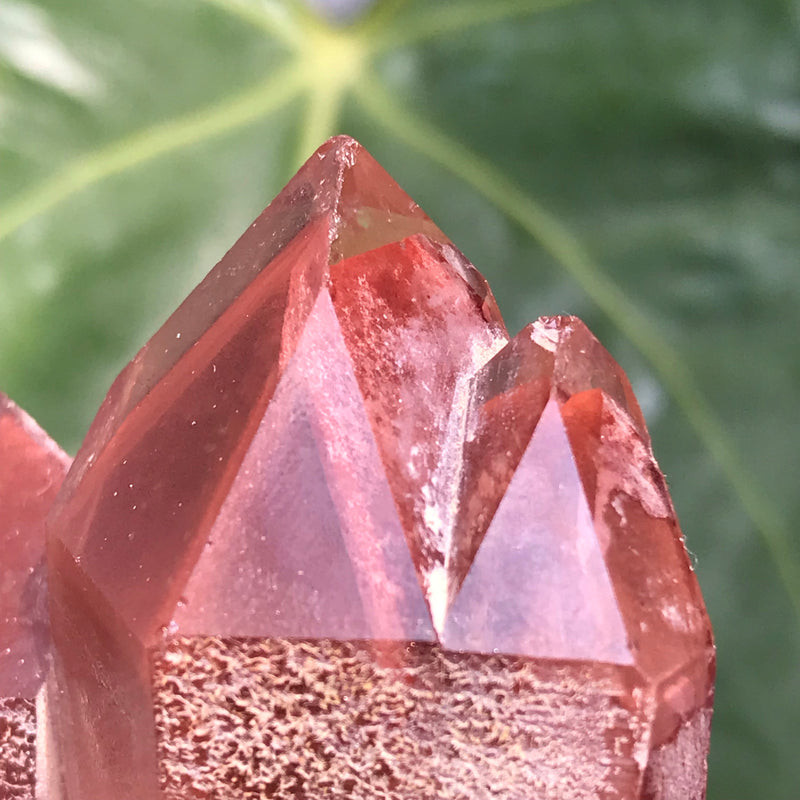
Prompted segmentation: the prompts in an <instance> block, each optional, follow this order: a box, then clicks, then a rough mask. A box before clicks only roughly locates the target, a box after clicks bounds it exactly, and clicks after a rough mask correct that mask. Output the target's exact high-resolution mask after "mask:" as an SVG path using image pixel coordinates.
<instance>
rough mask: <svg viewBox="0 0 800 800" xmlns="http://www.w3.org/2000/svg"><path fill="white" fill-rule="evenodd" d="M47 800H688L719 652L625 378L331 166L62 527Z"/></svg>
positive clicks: (88, 476) (696, 793)
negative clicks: (531, 319)
mask: <svg viewBox="0 0 800 800" xmlns="http://www.w3.org/2000/svg"><path fill="white" fill-rule="evenodd" d="M49 528H50V536H49V541H48V570H49V572H48V580H49V593H50V624H51V629H52V638H53V648H52V656H51V671H50V674H49V676H48V680H47V698H46V707H47V712H48V726H49V739H48V753H47V764H46V766H47V769H46V780H47V782H48V788H47V791H48V793H49V794H48V797H49V798H50V800H184V799H185V800H195V799H197V800H238V799H239V798H241V799H242V800H244V799H245V798H247V799H248V800H253V799H254V798H276V799H277V800H297V799H298V798H299V799H301V800H323V798H325V799H327V798H341V799H342V800H344V798H348V799H349V800H490V799H491V800H495V799H498V800H545V799H548V800H549V799H550V798H552V799H553V800H556V798H557V799H558V800H595V799H596V800H612V799H614V798H616V799H617V800H701V798H703V797H704V794H705V764H706V752H707V747H708V737H709V725H710V715H711V699H712V694H713V671H714V647H713V643H712V638H711V630H710V626H709V621H708V617H707V615H706V611H705V608H704V605H703V601H702V598H701V595H700V592H699V589H698V586H697V581H696V579H695V575H694V573H693V571H692V568H691V564H690V562H689V559H688V558H687V554H686V550H685V548H684V544H683V539H682V536H681V532H680V529H679V527H678V523H677V521H676V518H675V513H674V510H673V507H672V504H671V501H670V498H669V495H668V492H667V488H666V485H665V482H664V478H663V476H662V475H661V472H660V471H659V469H658V466H657V465H656V462H655V461H654V459H653V454H652V451H651V447H650V441H649V437H648V434H647V430H646V427H645V424H644V420H643V419H642V414H641V411H640V409H639V406H638V404H637V402H636V399H635V398H634V396H633V393H632V390H631V387H630V384H629V383H628V380H627V378H626V377H625V375H624V373H623V372H622V370H621V369H620V367H619V366H618V365H617V364H616V363H615V362H614V360H613V359H612V358H611V356H610V355H609V354H608V352H607V351H606V350H604V349H603V347H602V346H601V345H600V344H599V343H598V342H597V340H596V339H595V338H594V337H593V336H592V334H591V333H590V332H589V331H588V330H587V329H586V327H585V326H584V325H583V324H582V323H581V322H580V321H579V320H577V319H575V318H572V317H548V318H542V319H540V320H538V321H537V322H535V323H533V324H532V325H529V326H528V327H526V328H524V329H523V330H522V331H521V332H520V333H518V334H517V335H516V336H513V337H511V336H509V334H508V332H507V330H506V328H505V326H504V324H503V321H502V318H501V316H500V313H499V311H498V309H497V306H496V304H495V300H494V298H493V296H492V293H491V291H490V290H489V287H488V286H487V284H486V282H485V281H484V279H483V278H482V277H481V276H480V274H479V273H478V272H477V271H476V270H475V269H474V267H473V266H472V265H471V264H470V263H469V262H468V261H467V260H466V259H465V258H464V256H463V255H462V254H461V253H460V252H459V251H458V250H457V249H456V248H455V247H454V246H453V244H452V243H451V242H450V241H449V240H448V238H447V237H446V236H445V235H444V234H443V233H442V231H441V230H439V228H437V227H436V225H434V224H433V223H432V222H431V220H430V219H429V218H428V217H427V216H426V215H425V214H424V213H423V212H422V211H421V210H420V208H419V207H418V206H417V205H416V204H414V203H413V202H412V201H411V200H410V199H409V197H408V196H407V195H405V194H404V193H403V191H402V190H401V189H400V188H399V187H398V186H397V185H396V184H395V183H394V182H393V181H392V179H391V178H390V177H389V176H388V175H387V174H386V173H385V172H384V171H383V169H382V168H381V167H380V166H379V165H378V164H377V163H376V162H375V161H374V160H373V159H372V157H371V156H370V155H369V154H368V153H366V152H365V151H364V149H363V148H362V147H361V146H360V145H359V144H357V143H356V142H354V141H353V140H351V139H348V138H346V137H338V138H335V139H332V140H330V141H329V142H327V143H326V144H324V145H323V146H322V147H321V148H320V149H319V150H318V151H317V153H315V154H314V156H312V158H311V159H310V160H309V161H308V162H307V163H306V164H305V166H304V167H303V168H302V169H301V170H300V172H299V173H298V174H297V175H296V176H295V177H294V178H293V179H292V180H291V182H290V183H289V184H288V186H287V187H286V188H285V189H284V190H283V191H282V192H281V194H280V195H279V196H278V197H277V199H276V200H275V201H274V202H273V203H272V204H271V205H270V206H269V207H268V208H267V209H266V211H264V213H263V214H262V215H261V216H260V217H259V218H258V219H257V220H256V221H255V222H254V223H253V225H252V226H251V227H250V228H249V229H248V230H247V231H246V232H245V233H244V235H243V236H242V237H241V238H240V239H239V241H238V242H237V243H236V244H235V245H234V246H233V248H232V249H231V250H230V251H229V252H228V253H227V255H225V257H224V258H223V259H222V261H221V262H220V263H219V264H218V265H217V266H216V267H215V268H214V269H213V270H212V271H211V273H210V274H209V275H208V277H207V278H206V279H205V280H204V281H203V282H202V283H201V284H200V285H199V286H198V288H197V289H196V290H195V291H194V292H193V293H192V294H191V295H190V296H189V297H188V298H187V300H186V301H185V302H184V303H183V304H182V305H181V306H180V308H179V309H178V310H177V311H176V312H175V313H174V314H173V316H172V317H171V318H170V319H169V320H168V321H167V322H166V324H165V325H164V326H163V327H162V328H161V329H160V330H159V331H158V332H157V333H156V334H155V335H154V336H153V338H152V339H151V340H150V341H149V342H148V343H147V344H146V345H145V347H144V348H143V349H142V350H141V351H140V352H139V354H138V355H137V356H136V357H135V358H134V360H133V361H132V362H131V363H130V364H129V365H128V367H126V368H125V370H124V371H123V372H122V373H121V374H120V376H119V377H118V378H117V380H116V382H115V383H114V384H113V386H112V387H111V390H110V392H109V394H108V396H107V398H106V400H105V402H104V404H103V406H102V407H101V409H100V412H99V413H98V416H97V418H96V419H95V421H94V423H93V425H92V427H91V429H90V431H89V433H88V435H87V438H86V440H85V442H84V444H83V446H82V448H81V450H80V452H79V454H78V456H77V458H76V460H75V463H74V464H73V466H72V468H71V470H70V472H69V474H68V476H67V479H66V481H65V483H64V487H63V489H62V491H61V492H60V494H59V496H58V498H57V500H56V501H55V504H54V506H53V510H52V513H51V516H50V520H49Z"/></svg>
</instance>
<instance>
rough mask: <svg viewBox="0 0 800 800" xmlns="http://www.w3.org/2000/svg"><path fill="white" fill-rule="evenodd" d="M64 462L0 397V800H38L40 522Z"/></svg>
mask: <svg viewBox="0 0 800 800" xmlns="http://www.w3.org/2000/svg"><path fill="white" fill-rule="evenodd" d="M68 466H69V458H68V457H67V456H66V454H65V453H63V452H62V451H61V450H60V449H59V448H58V446H57V445H56V444H55V443H54V442H53V441H52V440H51V439H50V438H49V437H48V436H47V434H45V433H44V431H42V430H41V428H39V426H38V425H37V424H36V423H35V422H34V421H33V420H32V419H31V418H30V417H29V416H28V415H27V414H26V413H25V412H24V411H22V410H21V409H20V408H19V407H17V406H16V405H15V404H14V403H12V402H11V400H9V399H8V398H7V397H6V396H5V395H3V394H0V545H2V551H3V560H2V580H1V581H0V797H2V798H4V799H6V798H7V800H27V798H33V797H35V796H36V794H37V793H36V791H35V782H36V774H35V769H36V763H35V762H36V758H35V757H36V735H37V710H36V697H37V694H38V693H39V689H40V688H41V686H42V683H43V681H44V676H45V672H46V657H47V651H48V649H49V633H48V622H47V601H46V597H45V591H46V587H45V575H44V549H45V518H46V516H47V513H48V511H49V510H50V506H51V505H52V503H53V500H54V499H55V496H56V493H57V492H58V490H59V488H60V487H61V483H62V481H63V479H64V475H65V474H66V471H67V468H68Z"/></svg>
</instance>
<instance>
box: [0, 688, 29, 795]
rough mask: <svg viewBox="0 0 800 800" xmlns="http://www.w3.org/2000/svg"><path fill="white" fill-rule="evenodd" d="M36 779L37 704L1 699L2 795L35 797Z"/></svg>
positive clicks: (0, 784) (0, 788)
mask: <svg viewBox="0 0 800 800" xmlns="http://www.w3.org/2000/svg"><path fill="white" fill-rule="evenodd" d="M35 782H36V704H35V703H34V702H33V701H31V700H19V699H12V700H0V798H2V800H33V799H34V798H35V797H36V792H35V790H34V786H35Z"/></svg>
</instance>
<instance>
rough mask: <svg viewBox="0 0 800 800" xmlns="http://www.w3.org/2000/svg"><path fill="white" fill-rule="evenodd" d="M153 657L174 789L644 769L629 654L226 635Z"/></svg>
mask: <svg viewBox="0 0 800 800" xmlns="http://www.w3.org/2000/svg"><path fill="white" fill-rule="evenodd" d="M153 658H154V661H153V664H154V667H153V675H154V689H155V698H156V720H157V736H158V752H159V766H160V780H161V786H162V789H163V796H164V798H166V799H167V800H179V798H180V799H181V800H182V798H183V797H185V796H186V793H187V792H191V796H192V797H196V798H198V800H200V799H203V800H205V799H206V798H208V799H209V800H210V798H214V799H215V800H235V799H236V798H241V797H251V796H252V797H273V798H276V800H290V799H293V798H297V797H303V798H322V797H326V798H327V797H330V798H341V800H345V798H348V800H407V798H431V797H436V798H441V800H463V798H466V797H470V798H475V800H490V798H503V800H530V799H531V798H536V799H537V800H555V799H556V798H558V800H585V798H588V797H603V798H605V800H612V799H613V798H616V799H617V800H623V798H625V799H626V800H627V798H631V797H634V796H636V793H637V791H638V788H639V785H640V783H641V780H642V775H641V768H640V765H639V762H638V760H637V753H638V751H637V742H638V741H639V740H640V739H641V736H642V735H643V732H644V730H645V728H646V722H645V714H644V712H643V710H642V709H641V708H640V707H637V706H636V704H635V703H633V702H631V699H630V698H631V697H633V696H636V692H635V691H633V690H634V689H635V687H636V686H637V679H636V675H635V672H634V671H633V670H631V669H629V668H624V667H611V666H603V665H589V664H568V663H564V662H556V661H550V662H546V661H533V660H528V659H520V658H514V657H511V656H503V655H475V654H473V655H466V654H459V653H452V652H447V651H444V650H442V649H441V648H439V647H438V646H436V645H430V644H419V643H412V642H407V643H382V642H347V641H336V642H334V641H329V640H323V641H308V640H306V641H297V640H287V639H225V638H217V637H191V638H180V639H177V640H175V641H172V642H171V643H169V644H168V645H167V646H166V647H165V649H164V650H163V651H161V652H158V653H155V654H154V657H153Z"/></svg>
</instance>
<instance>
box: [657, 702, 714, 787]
mask: <svg viewBox="0 0 800 800" xmlns="http://www.w3.org/2000/svg"><path fill="white" fill-rule="evenodd" d="M710 736H711V708H710V705H709V707H708V708H701V709H700V710H699V711H698V712H696V713H695V714H694V715H693V716H692V717H691V718H690V719H688V720H686V721H685V722H684V723H683V725H681V727H680V728H678V731H677V733H676V734H675V735H674V736H673V738H672V739H671V740H670V741H668V742H665V743H664V744H662V745H661V746H660V747H657V748H656V749H655V750H653V752H652V753H651V754H650V760H649V761H648V764H647V771H646V772H645V780H644V789H643V794H642V800H703V798H704V797H705V796H706V778H707V773H708V765H707V763H706V759H705V753H707V752H708V741H709V738H710Z"/></svg>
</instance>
